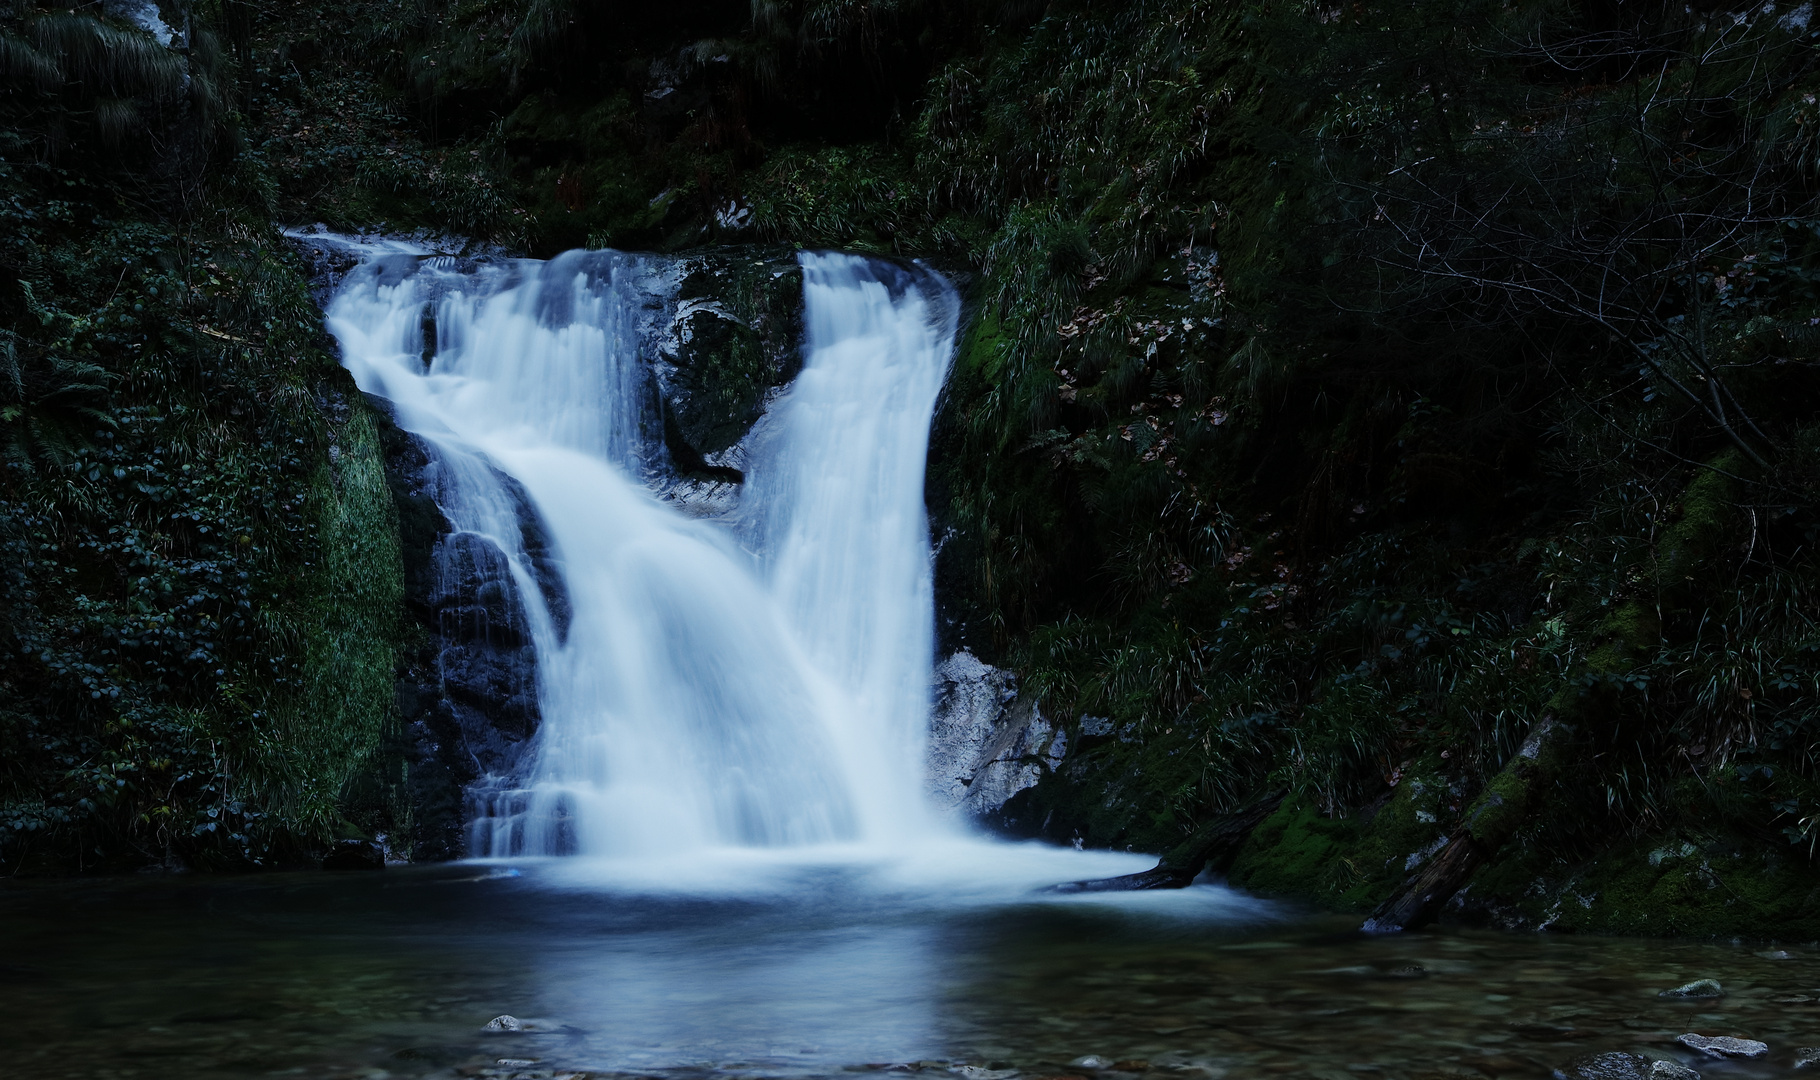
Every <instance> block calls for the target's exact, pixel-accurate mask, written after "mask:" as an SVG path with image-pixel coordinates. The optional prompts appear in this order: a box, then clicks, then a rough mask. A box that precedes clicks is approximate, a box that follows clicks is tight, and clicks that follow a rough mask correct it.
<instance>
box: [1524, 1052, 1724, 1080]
mask: <svg viewBox="0 0 1820 1080" xmlns="http://www.w3.org/2000/svg"><path fill="white" fill-rule="evenodd" d="M1555 1077H1556V1080H1700V1074H1699V1073H1698V1072H1696V1071H1694V1070H1693V1069H1690V1068H1688V1067H1687V1066H1686V1065H1683V1064H1681V1063H1680V1062H1678V1061H1664V1060H1662V1059H1659V1058H1646V1057H1644V1056H1643V1055H1641V1054H1629V1053H1625V1052H1624V1051H1622V1050H1607V1051H1605V1052H1603V1053H1598V1054H1587V1055H1585V1056H1583V1057H1577V1058H1575V1059H1574V1060H1572V1061H1570V1062H1568V1063H1567V1064H1565V1065H1563V1066H1561V1067H1560V1068H1558V1069H1556V1070H1555Z"/></svg>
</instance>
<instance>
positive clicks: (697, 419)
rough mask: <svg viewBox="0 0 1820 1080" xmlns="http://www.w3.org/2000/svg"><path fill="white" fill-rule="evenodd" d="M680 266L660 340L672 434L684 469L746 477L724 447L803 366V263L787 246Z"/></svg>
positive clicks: (719, 254) (669, 442)
mask: <svg viewBox="0 0 1820 1080" xmlns="http://www.w3.org/2000/svg"><path fill="white" fill-rule="evenodd" d="M674 274H675V277H676V280H677V286H676V294H675V302H674V306H673V308H672V309H671V312H670V317H669V320H668V323H667V325H666V326H664V327H663V328H662V330H661V331H660V333H659V335H658V341H657V342H656V353H657V364H656V372H657V382H658V390H659V393H660V395H661V397H662V399H663V408H664V442H665V445H666V447H667V448H668V450H669V452H670V458H671V463H672V465H673V466H674V467H675V468H676V470H677V472H678V473H680V474H682V475H684V476H690V475H701V476H703V477H706V478H710V479H717V480H723V481H732V482H735V483H737V482H738V481H739V480H740V479H741V475H740V467H739V463H734V462H727V461H724V460H721V457H722V455H724V454H726V452H727V451H728V450H730V449H732V448H733V447H734V445H735V444H737V443H738V442H739V441H740V440H741V439H742V438H744V437H745V435H746V433H747V432H748V431H750V430H751V429H752V425H753V424H754V423H755V422H757V420H758V418H759V416H760V415H762V414H763V413H764V410H765V404H766V400H767V398H768V397H769V396H770V394H771V393H772V392H773V391H775V390H776V389H778V388H779V387H782V386H784V385H785V384H786V383H788V382H789V381H790V380H791V379H793V378H795V377H796V373H797V372H798V371H799V370H801V369H802V355H801V346H802V306H803V275H802V269H801V268H800V267H798V266H797V264H796V255H795V252H793V251H790V250H787V249H782V248H777V249H770V248H728V249H723V250H719V251H708V252H702V253H698V254H693V255H687V256H684V257H682V258H680V259H679V260H678V261H677V263H676V265H675V268H674Z"/></svg>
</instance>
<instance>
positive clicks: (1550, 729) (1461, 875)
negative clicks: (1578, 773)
mask: <svg viewBox="0 0 1820 1080" xmlns="http://www.w3.org/2000/svg"><path fill="white" fill-rule="evenodd" d="M1565 730H1566V729H1565V727H1564V726H1563V725H1561V724H1559V723H1557V722H1556V721H1555V718H1554V715H1553V714H1552V713H1545V714H1543V716H1542V718H1541V719H1540V720H1537V721H1536V722H1535V724H1533V725H1532V726H1531V727H1530V729H1529V737H1528V738H1526V739H1524V740H1523V746H1522V748H1521V749H1519V750H1518V751H1517V754H1516V756H1515V757H1513V758H1511V759H1510V761H1509V763H1507V764H1506V765H1505V766H1504V768H1503V769H1502V770H1500V771H1499V772H1498V775H1496V776H1494V777H1492V779H1491V782H1490V783H1489V784H1486V785H1485V790H1484V791H1482V792H1480V794H1479V797H1478V798H1477V799H1475V800H1473V804H1472V805H1471V806H1470V807H1468V808H1467V810H1466V816H1465V817H1464V818H1462V819H1461V821H1460V825H1459V827H1458V828H1456V829H1454V831H1453V834H1452V835H1451V836H1449V837H1448V839H1447V844H1446V846H1444V847H1443V848H1441V850H1440V852H1438V853H1437V854H1436V855H1435V856H1434V857H1433V858H1432V859H1429V860H1428V861H1427V862H1425V863H1423V864H1422V866H1421V867H1420V868H1419V869H1418V870H1417V871H1416V872H1415V874H1413V875H1412V876H1411V877H1409V878H1408V879H1407V880H1406V881H1404V882H1403V885H1402V887H1400V888H1399V889H1398V890H1397V891H1396V892H1394V893H1392V894H1391V895H1390V897H1389V898H1388V899H1386V900H1385V901H1384V902H1383V903H1382V904H1379V905H1378V908H1377V910H1376V911H1373V912H1372V913H1371V918H1369V919H1366V920H1365V925H1364V926H1362V927H1361V928H1360V929H1362V930H1364V931H1365V932H1366V933H1369V934H1394V933H1398V932H1400V931H1403V930H1415V929H1418V928H1420V927H1423V926H1426V925H1428V924H1429V923H1431V922H1433V921H1434V920H1435V917H1436V916H1438V915H1440V913H1441V908H1442V907H1444V906H1446V904H1447V902H1448V901H1449V900H1451V899H1453V898H1454V895H1455V894H1456V893H1458V892H1459V891H1460V890H1461V889H1462V888H1464V887H1465V885H1466V882H1467V879H1469V878H1471V877H1472V875H1473V872H1474V871H1476V870H1478V868H1479V867H1480V866H1483V865H1484V864H1485V863H1486V862H1487V861H1489V860H1490V859H1491V857H1492V856H1493V855H1496V854H1497V852H1498V849H1499V848H1501V847H1503V846H1504V843H1505V842H1506V841H1507V840H1509V839H1510V838H1511V837H1512V836H1514V835H1516V832H1517V829H1518V828H1520V827H1521V826H1522V824H1523V822H1524V821H1526V820H1527V819H1528V818H1529V814H1530V811H1531V810H1533V809H1534V808H1535V807H1536V806H1538V805H1540V803H1541V801H1542V794H1543V791H1544V789H1545V788H1546V787H1547V786H1548V784H1549V783H1550V782H1551V781H1552V780H1553V779H1554V775H1555V772H1556V770H1557V767H1558V762H1557V758H1558V755H1557V753H1556V750H1557V748H1558V747H1559V745H1560V744H1561V742H1562V741H1563V737H1564V735H1565Z"/></svg>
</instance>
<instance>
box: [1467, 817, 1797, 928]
mask: <svg viewBox="0 0 1820 1080" xmlns="http://www.w3.org/2000/svg"><path fill="white" fill-rule="evenodd" d="M1513 855H1514V857H1512V858H1507V859H1503V860H1499V861H1498V862H1497V863H1494V864H1493V865H1491V866H1488V867H1486V868H1485V869H1484V870H1482V871H1480V873H1479V874H1478V875H1477V876H1476V877H1475V878H1474V879H1473V881H1472V885H1471V888H1470V890H1469V893H1468V895H1467V897H1466V898H1465V902H1464V903H1463V904H1462V905H1461V908H1462V911H1463V913H1464V914H1465V915H1466V917H1468V918H1469V919H1471V920H1473V921H1491V922H1495V923H1498V924H1500V925H1504V926H1507V927H1511V928H1525V929H1527V928H1537V929H1549V930H1555V931H1571V932H1580V933H1599V934H1644V935H1650V936H1658V937H1668V936H1688V937H1717V936H1732V935H1738V934H1744V935H1749V936H1752V937H1782V938H1798V939H1803V940H1811V939H1813V938H1816V937H1820V868H1817V867H1816V866H1814V865H1813V864H1812V863H1811V862H1809V861H1808V860H1807V859H1805V858H1803V857H1801V856H1800V854H1799V853H1798V852H1790V851H1788V850H1787V849H1783V848H1780V847H1775V846H1765V845H1763V844H1761V843H1759V842H1752V841H1749V840H1732V839H1729V838H1718V839H1706V840H1703V841H1699V842H1696V841H1695V840H1694V839H1692V838H1686V837H1682V836H1679V835H1676V834H1664V835H1658V836H1654V837H1650V838H1648V839H1645V840H1640V841H1637V842H1634V843H1630V844H1625V845H1622V846H1619V847H1615V848H1612V849H1609V850H1606V851H1603V852H1600V853H1598V854H1597V855H1595V856H1594V857H1593V858H1591V859H1588V860H1586V861H1585V862H1583V863H1580V864H1577V865H1573V866H1563V865H1561V864H1560V863H1559V862H1557V861H1555V860H1552V859H1550V858H1549V857H1548V853H1547V852H1546V851H1545V850H1544V849H1542V848H1541V847H1540V846H1537V845H1528V846H1525V847H1524V848H1523V849H1521V850H1520V851H1518V852H1514V853H1513Z"/></svg>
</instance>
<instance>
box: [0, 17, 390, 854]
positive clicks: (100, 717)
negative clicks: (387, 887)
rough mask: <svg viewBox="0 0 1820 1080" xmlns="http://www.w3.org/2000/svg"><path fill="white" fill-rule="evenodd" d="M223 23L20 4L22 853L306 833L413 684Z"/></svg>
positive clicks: (1, 367) (381, 540) (12, 356)
mask: <svg viewBox="0 0 1820 1080" xmlns="http://www.w3.org/2000/svg"><path fill="white" fill-rule="evenodd" d="M200 21H201V20H200V19H199V22H200ZM206 33H207V31H206V30H201V29H199V30H198V33H197V35H196V41H195V42H194V43H193V45H192V47H191V48H190V49H189V50H188V51H187V52H180V51H176V50H172V49H168V48H165V47H164V46H160V45H158V44H157V43H156V42H154V41H153V40H152V39H151V38H150V37H149V35H146V34H144V33H142V32H140V31H138V30H137V29H127V28H123V27H119V26H115V25H112V24H109V23H106V22H104V21H100V20H98V19H96V18H93V17H91V16H88V15H76V14H71V13H68V12H59V11H51V12H38V13H30V12H28V13H25V14H23V15H21V16H8V17H6V18H4V19H0V35H4V37H3V38H0V40H3V41H4V47H5V49H6V53H5V57H6V65H7V66H6V71H5V73H4V74H5V76H6V77H7V78H10V79H12V80H13V82H12V83H11V86H10V96H7V97H5V98H3V99H0V130H3V133H4V137H3V138H0V217H3V218H4V220H5V226H4V228H0V280H3V281H4V282H5V283H6V284H5V286H3V287H0V456H3V458H4V460H3V461H0V469H3V471H0V545H3V546H4V548H5V551H6V555H5V558H4V560H3V561H4V565H5V572H4V577H3V578H0V864H3V865H4V866H5V868H6V871H7V872H17V871H19V870H21V869H88V868H126V867H132V866H135V865H145V864H148V863H165V862H170V863H187V864H195V865H204V866H228V865H246V864H257V863H271V862H273V861H281V860H286V859H295V858H299V857H303V856H307V855H308V853H309V851H310V850H311V848H312V847H313V846H314V845H316V844H319V843H321V842H323V841H324V840H326V839H327V838H328V837H329V836H331V835H332V834H333V833H334V832H335V831H336V830H337V829H338V828H340V827H342V826H343V822H344V816H343V810H342V806H343V795H344V791H345V789H346V788H347V786H348V785H349V783H350V782H351V781H352V780H353V779H354V778H355V777H356V776H357V775H358V774H360V773H361V772H362V771H363V770H366V769H368V768H369V762H370V760H371V759H372V757H373V755H374V753H375V751H376V749H377V747H378V745H379V738H380V735H381V733H382V730H383V727H384V724H385V722H386V718H387V715H388V710H389V708H390V697H391V669H392V649H393V638H394V636H395V623H396V618H397V607H398V603H399V596H398V593H399V571H398V568H397V565H396V563H397V554H396V552H397V545H396V539H395V532H396V527H395V525H394V524H393V521H392V511H391V508H390V502H389V498H388V497H387V495H386V492H385V488H384V483H383V478H382V477H381V475H380V471H379V463H378V456H377V449H376V437H375V436H374V434H373V431H372V424H371V420H370V418H369V417H368V416H367V415H366V413H365V412H364V407H363V406H361V405H360V404H359V403H358V401H357V400H356V402H355V403H353V404H349V403H348V402H347V401H346V400H345V397H346V395H347V388H346V387H345V381H346V380H345V376H343V375H342V374H341V373H340V372H339V370H338V368H337V367H336V366H335V365H334V363H333V360H332V358H331V357H330V356H329V354H328V353H327V352H326V351H325V350H324V348H323V346H324V344H325V342H324V341H323V339H322V334H321V330H320V316H319V315H318V314H317V312H316V310H315V307H314V305H313V303H312V302H311V299H310V297H309V294H308V291H307V287H306V284H305V281H304V277H303V274H302V268H301V266H300V265H299V264H298V261H297V260H296V258H295V257H294V256H291V255H289V254H288V253H287V249H286V247H285V245H284V242H283V240H282V238H281V237H279V236H278V235H277V234H276V231H275V230H274V229H273V228H272V226H271V225H270V223H269V221H268V220H267V219H266V218H265V216H264V215H265V212H266V209H267V207H266V205H265V203H264V201H263V200H262V199H261V198H260V192H261V191H262V190H269V187H268V186H267V184H268V182H267V181H266V180H265V179H264V177H263V176H262V175H261V174H260V172H259V171H258V170H259V166H258V163H257V162H256V161H248V160H244V159H237V160H236V161H235V162H233V163H231V164H229V163H223V164H222V167H221V168H220V169H219V170H218V171H216V172H214V173H209V172H208V171H207V170H205V169H204V168H203V166H204V165H206V164H207V163H208V162H209V160H210V157H211V155H214V154H215V153H217V151H218V150H224V149H225V150H228V151H231V149H232V141H231V134H232V133H231V131H229V130H228V129H227V128H224V127H223V126H222V125H223V124H224V123H225V119H224V113H223V111H222V110H223V108H224V105H223V103H222V101H221V100H220V96H219V94H218V92H217V91H216V90H215V89H214V85H213V83H212V82H211V81H210V79H211V78H212V77H213V76H212V74H211V73H227V74H229V75H231V74H232V73H231V72H229V71H227V68H226V62H225V61H224V60H223V59H221V58H220V57H219V56H217V55H216V54H215V53H214V50H213V47H212V45H211V44H209V43H208V42H207V41H205V35H206ZM110 110H111V111H110ZM110 125H111V126H110ZM205 176H207V177H208V179H205ZM203 207H206V208H207V212H206V213H197V212H196V211H197V210H198V209H200V208H203Z"/></svg>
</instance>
